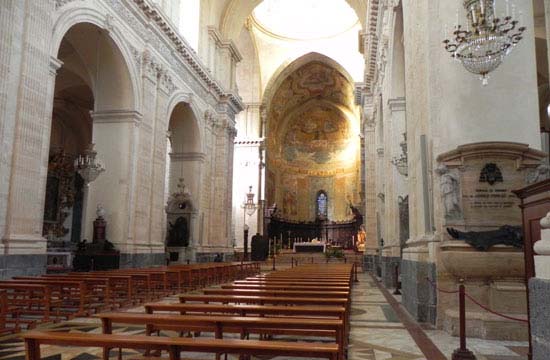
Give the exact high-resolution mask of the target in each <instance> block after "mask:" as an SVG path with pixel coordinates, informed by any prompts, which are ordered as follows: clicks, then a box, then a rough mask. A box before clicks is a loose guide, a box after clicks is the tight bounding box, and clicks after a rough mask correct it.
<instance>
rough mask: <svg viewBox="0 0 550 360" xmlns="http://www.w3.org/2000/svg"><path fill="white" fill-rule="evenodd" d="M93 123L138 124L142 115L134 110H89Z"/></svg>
mask: <svg viewBox="0 0 550 360" xmlns="http://www.w3.org/2000/svg"><path fill="white" fill-rule="evenodd" d="M90 116H91V117H92V120H93V122H94V124H97V123H100V124H106V123H133V124H136V126H137V125H139V124H140V123H141V119H142V118H143V115H142V114H141V113H140V112H138V111H134V110H103V111H90Z"/></svg>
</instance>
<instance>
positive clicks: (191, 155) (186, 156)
mask: <svg viewBox="0 0 550 360" xmlns="http://www.w3.org/2000/svg"><path fill="white" fill-rule="evenodd" d="M205 159H206V154H205V153H201V152H191V151H190V152H173V153H170V160H171V161H199V162H201V163H202V162H204V160H205Z"/></svg>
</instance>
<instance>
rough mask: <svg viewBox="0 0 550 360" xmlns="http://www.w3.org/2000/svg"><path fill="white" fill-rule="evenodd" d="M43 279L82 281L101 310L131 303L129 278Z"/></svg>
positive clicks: (71, 276)
mask: <svg viewBox="0 0 550 360" xmlns="http://www.w3.org/2000/svg"><path fill="white" fill-rule="evenodd" d="M42 277H45V278H52V279H64V280H72V279H77V280H82V281H84V282H85V283H86V284H87V285H88V291H89V292H91V293H92V294H93V296H94V298H95V299H94V301H97V302H99V303H101V304H102V305H103V306H102V307H101V309H103V310H109V309H114V308H117V307H118V308H121V307H125V306H128V305H130V304H131V303H132V278H131V277H130V276H117V275H99V274H95V273H88V272H86V273H72V274H45V275H42Z"/></svg>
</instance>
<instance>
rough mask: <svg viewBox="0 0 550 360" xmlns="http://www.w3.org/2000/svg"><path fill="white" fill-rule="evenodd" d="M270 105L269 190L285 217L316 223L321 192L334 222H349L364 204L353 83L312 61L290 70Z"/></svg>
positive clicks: (339, 73) (320, 62) (273, 201)
mask: <svg viewBox="0 0 550 360" xmlns="http://www.w3.org/2000/svg"><path fill="white" fill-rule="evenodd" d="M270 104H271V106H270V108H269V109H268V129H269V137H268V139H267V173H266V176H267V177H268V179H266V180H267V181H266V187H267V188H266V194H267V201H268V202H269V203H270V204H274V203H275V204H277V206H278V208H279V209H280V210H281V215H282V216H283V217H284V218H285V219H287V220H292V221H314V220H315V219H316V217H317V216H318V214H317V210H318V209H317V208H318V206H317V200H318V199H317V196H318V194H319V192H320V191H323V192H324V194H325V195H326V196H327V198H328V199H329V201H327V203H326V206H327V208H326V214H327V218H328V220H329V221H346V220H349V219H350V218H351V217H352V215H350V213H349V211H348V208H349V204H350V202H351V203H357V202H359V196H358V194H359V192H360V189H359V186H360V142H359V126H358V121H359V118H358V115H357V109H356V108H355V105H354V98H353V84H351V83H350V81H349V80H348V78H347V77H346V76H344V75H343V74H342V72H341V71H339V70H337V69H335V68H334V67H332V66H330V65H328V64H327V63H324V62H322V61H312V62H309V63H306V64H304V65H303V66H301V67H299V68H298V69H297V70H295V71H294V72H291V73H290V74H287V76H286V78H285V79H284V80H283V81H282V82H281V83H280V86H279V88H278V89H276V91H275V92H274V96H273V98H272V99H271V103H270Z"/></svg>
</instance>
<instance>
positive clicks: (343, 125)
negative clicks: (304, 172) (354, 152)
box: [281, 105, 352, 167]
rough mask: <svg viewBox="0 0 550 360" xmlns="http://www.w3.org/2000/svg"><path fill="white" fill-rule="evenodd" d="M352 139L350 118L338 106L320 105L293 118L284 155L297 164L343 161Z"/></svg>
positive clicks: (300, 165) (285, 158) (284, 144)
mask: <svg viewBox="0 0 550 360" xmlns="http://www.w3.org/2000/svg"><path fill="white" fill-rule="evenodd" d="M351 142H352V139H351V137H350V129H349V124H348V121H347V120H346V119H345V118H344V117H343V116H342V114H339V113H338V111H336V110H335V109H333V108H330V107H328V106H326V105H320V106H318V107H314V108H312V109H308V110H305V111H302V112H300V113H298V114H297V115H295V116H293V117H292V120H291V121H290V123H289V124H288V125H287V128H286V131H285V133H284V135H283V141H282V143H281V149H282V152H283V154H282V157H283V159H284V160H285V161H287V162H288V163H290V164H291V165H293V166H296V167H303V166H309V165H310V163H312V162H313V163H315V164H318V165H319V164H328V163H330V162H334V161H339V160H341V157H342V156H341V152H342V151H344V150H345V149H346V148H347V147H348V146H350V145H351ZM311 165H313V164H311Z"/></svg>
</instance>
